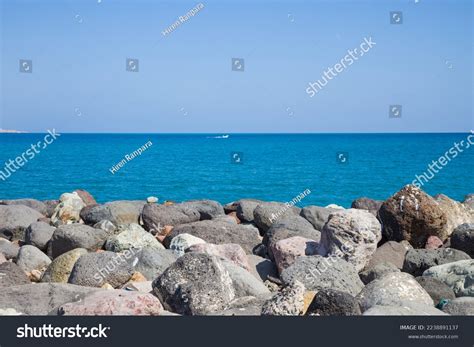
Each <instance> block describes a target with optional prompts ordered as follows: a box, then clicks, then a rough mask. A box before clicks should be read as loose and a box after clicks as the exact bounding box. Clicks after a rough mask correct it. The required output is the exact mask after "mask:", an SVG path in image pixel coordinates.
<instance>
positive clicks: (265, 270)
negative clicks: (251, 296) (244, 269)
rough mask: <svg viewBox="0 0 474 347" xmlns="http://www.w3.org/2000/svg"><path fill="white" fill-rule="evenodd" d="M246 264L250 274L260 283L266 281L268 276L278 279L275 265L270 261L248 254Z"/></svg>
mask: <svg viewBox="0 0 474 347" xmlns="http://www.w3.org/2000/svg"><path fill="white" fill-rule="evenodd" d="M247 260H248V263H249V264H250V272H251V273H252V274H253V275H254V276H255V277H257V278H260V279H261V280H262V281H266V280H267V279H268V276H271V277H275V278H278V270H277V268H276V265H275V263H273V262H272V261H271V260H269V259H266V258H262V257H259V256H258V255H254V254H248V255H247Z"/></svg>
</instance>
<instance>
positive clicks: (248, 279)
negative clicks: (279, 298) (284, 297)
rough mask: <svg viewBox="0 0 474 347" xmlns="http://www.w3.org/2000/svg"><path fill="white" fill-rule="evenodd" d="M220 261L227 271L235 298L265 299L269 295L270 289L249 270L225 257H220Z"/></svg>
mask: <svg viewBox="0 0 474 347" xmlns="http://www.w3.org/2000/svg"><path fill="white" fill-rule="evenodd" d="M220 261H221V263H222V264H223V265H224V267H225V269H226V270H227V272H228V273H229V276H230V278H231V280H232V286H233V288H234V292H235V297H236V298H242V297H247V296H252V297H255V298H258V299H266V298H269V297H270V296H271V293H270V290H269V289H268V288H267V287H266V286H265V284H264V283H263V282H262V281H261V280H260V279H257V278H256V277H255V276H254V275H252V274H251V273H250V272H249V271H247V270H245V269H243V268H242V267H240V266H238V265H235V264H234V263H232V262H230V261H228V260H227V259H223V258H220Z"/></svg>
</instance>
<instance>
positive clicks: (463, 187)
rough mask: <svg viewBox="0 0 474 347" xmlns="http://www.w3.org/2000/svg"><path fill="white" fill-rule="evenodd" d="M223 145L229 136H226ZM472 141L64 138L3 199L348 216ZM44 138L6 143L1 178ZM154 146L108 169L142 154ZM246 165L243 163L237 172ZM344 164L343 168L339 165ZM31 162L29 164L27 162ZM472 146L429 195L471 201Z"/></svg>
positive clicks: (11, 182) (432, 137)
mask: <svg viewBox="0 0 474 347" xmlns="http://www.w3.org/2000/svg"><path fill="white" fill-rule="evenodd" d="M221 135H222V134H221ZM467 135H468V134H301V135H296V134H291V135H290V134H268V135H262V134H259V135H256V134H230V135H229V137H228V138H216V137H218V135H212V134H193V135H179V134H166V135H160V134H62V135H61V136H60V137H59V138H58V139H57V140H56V141H55V142H53V143H52V144H50V145H49V146H48V147H47V148H45V149H42V150H41V151H40V153H39V154H36V156H35V157H34V158H33V159H31V160H29V161H28V162H27V163H26V164H25V165H24V166H23V167H21V168H20V169H19V170H18V171H17V172H14V173H13V174H12V175H11V176H10V177H9V178H8V179H6V180H5V181H3V180H1V179H0V199H14V198H15V199H16V198H35V199H57V198H58V197H59V196H60V194H61V193H63V192H69V191H72V190H74V189H77V188H81V189H86V190H88V191H89V192H90V193H92V194H93V195H94V196H95V197H96V199H97V200H98V201H99V202H106V201H110V200H119V199H145V198H146V197H148V196H150V195H153V196H157V197H159V198H160V200H161V201H163V200H174V201H182V200H190V199H201V198H207V199H213V200H218V201H220V202H222V203H227V202H231V201H233V200H237V199H240V198H258V199H263V200H273V201H283V202H284V201H289V200H291V199H293V198H294V197H295V196H297V195H298V194H299V193H301V192H303V191H304V190H306V189H309V190H311V194H309V195H308V196H307V197H306V198H305V199H304V200H303V201H301V203H300V205H301V206H304V205H313V204H315V205H327V204H330V203H335V204H339V205H343V206H346V207H348V206H350V203H351V201H353V200H354V199H356V198H357V197H361V196H368V197H371V198H374V199H386V198H388V197H389V196H390V195H392V194H393V193H395V192H396V191H398V190H399V189H400V188H401V187H402V186H403V185H405V184H407V183H410V182H412V181H413V179H414V178H415V175H421V174H423V172H425V171H426V170H427V166H428V164H429V163H431V162H432V161H433V160H437V159H438V158H439V157H440V156H441V155H443V154H444V153H445V152H446V151H448V150H449V149H450V148H451V147H452V146H453V143H454V142H455V141H457V142H458V143H459V142H460V141H461V140H466V137H467ZM43 138H44V134H0V170H2V171H5V168H4V162H6V161H8V160H9V159H15V158H16V157H17V156H19V155H20V156H21V155H22V153H23V152H25V151H26V150H28V149H29V148H30V146H31V144H33V143H37V142H38V141H42V140H43ZM148 141H151V142H152V146H151V147H149V148H148V149H146V150H145V151H144V152H143V153H142V155H140V156H136V157H135V158H134V159H133V160H131V161H128V162H126V163H125V165H123V167H122V168H120V170H118V172H117V173H115V174H112V173H111V172H110V171H109V169H110V168H111V167H112V166H114V165H117V164H118V163H119V162H120V161H121V160H123V159H124V157H125V155H127V154H130V153H132V152H134V151H135V150H137V149H138V148H140V147H141V146H143V145H145V144H146V143H147V142H148ZM234 154H237V156H235V158H238V157H240V163H235V162H234V159H232V158H233V157H234ZM338 154H342V155H343V156H344V157H345V158H346V160H345V162H344V163H341V162H340V161H339V160H338ZM26 158H28V156H26ZM473 159H474V146H473V147H472V148H469V149H466V148H464V149H463V152H462V153H459V154H458V156H457V157H456V158H454V159H453V160H451V161H450V162H449V163H448V164H447V165H446V166H445V167H443V168H442V170H440V171H439V173H437V174H436V175H435V176H434V178H433V179H432V180H431V181H430V182H429V183H427V184H425V186H424V187H423V189H424V190H425V191H427V192H428V193H430V194H432V195H434V194H437V193H443V194H446V195H448V196H450V197H452V198H454V199H457V200H462V199H463V197H464V195H466V194H468V193H472V192H474V175H473V172H474V170H473V169H474V164H473V163H474V160H473Z"/></svg>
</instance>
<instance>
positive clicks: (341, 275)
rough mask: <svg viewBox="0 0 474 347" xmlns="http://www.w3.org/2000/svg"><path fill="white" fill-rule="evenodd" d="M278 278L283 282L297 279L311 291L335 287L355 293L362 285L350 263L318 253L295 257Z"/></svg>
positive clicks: (287, 282) (288, 282) (286, 282)
mask: <svg viewBox="0 0 474 347" xmlns="http://www.w3.org/2000/svg"><path fill="white" fill-rule="evenodd" d="M280 278H281V279H282V281H283V283H285V284H290V283H292V282H294V281H295V280H298V281H300V282H301V283H303V284H304V286H305V287H306V289H307V290H313V291H318V290H321V289H336V290H340V291H344V292H347V293H349V294H351V295H357V294H358V293H359V292H360V291H361V289H362V288H363V287H364V285H363V283H362V281H361V280H360V278H359V276H358V274H357V271H356V270H355V268H354V266H353V265H352V264H350V263H348V262H347V261H345V260H343V259H340V258H337V257H328V258H324V257H321V256H319V255H315V256H310V257H299V258H297V259H296V260H295V263H294V264H293V265H291V266H290V267H288V268H287V269H285V270H283V271H282V273H281V276H280Z"/></svg>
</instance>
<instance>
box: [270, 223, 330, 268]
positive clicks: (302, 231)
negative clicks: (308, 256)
mask: <svg viewBox="0 0 474 347" xmlns="http://www.w3.org/2000/svg"><path fill="white" fill-rule="evenodd" d="M294 236H300V237H304V238H306V239H311V240H313V241H315V242H319V240H320V238H321V232H319V231H318V230H316V229H314V228H313V226H312V225H311V223H309V222H308V221H307V220H305V219H304V218H303V217H300V216H289V217H284V218H281V219H279V220H278V221H277V222H275V223H274V224H273V225H272V226H271V227H270V229H268V231H267V232H266V233H265V235H263V240H262V242H263V244H264V245H265V246H266V247H267V249H268V256H269V257H270V259H272V260H273V259H274V257H273V248H274V247H275V244H276V243H277V242H278V241H280V240H284V239H288V238H290V237H294Z"/></svg>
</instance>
